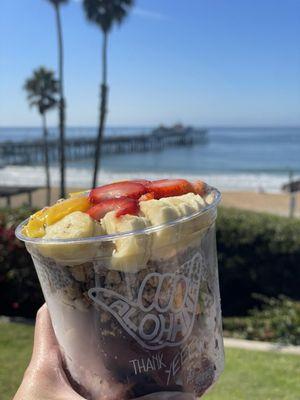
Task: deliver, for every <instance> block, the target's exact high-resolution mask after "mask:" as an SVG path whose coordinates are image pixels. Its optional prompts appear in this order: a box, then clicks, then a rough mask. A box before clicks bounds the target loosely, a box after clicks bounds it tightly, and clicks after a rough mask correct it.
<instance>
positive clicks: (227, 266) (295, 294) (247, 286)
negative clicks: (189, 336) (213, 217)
mask: <svg viewBox="0 0 300 400" xmlns="http://www.w3.org/2000/svg"><path fill="white" fill-rule="evenodd" d="M217 246H218V259H219V272H220V289H221V299H222V309H223V314H224V315H228V316H232V315H245V314H246V312H247V310H250V309H252V308H254V307H256V306H257V305H258V304H260V300H259V299H257V298H253V296H251V295H252V293H260V294H263V295H266V296H268V297H278V295H279V294H284V295H286V296H288V297H290V298H292V299H295V300H299V299H300V290H299V282H300V220H296V219H294V220H293V219H289V218H285V217H279V216H273V215H269V214H263V213H254V212H250V211H241V210H236V209H222V208H221V209H220V212H219V217H218V220H217Z"/></svg>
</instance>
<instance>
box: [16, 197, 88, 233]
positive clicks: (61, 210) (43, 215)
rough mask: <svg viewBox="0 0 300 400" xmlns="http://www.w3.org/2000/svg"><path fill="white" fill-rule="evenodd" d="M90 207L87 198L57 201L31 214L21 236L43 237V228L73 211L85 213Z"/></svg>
mask: <svg viewBox="0 0 300 400" xmlns="http://www.w3.org/2000/svg"><path fill="white" fill-rule="evenodd" d="M89 207H90V202H89V199H88V198H87V197H71V198H69V199H67V200H62V201H58V202H57V203H56V204H54V205H53V206H51V207H47V208H44V209H43V210H40V211H38V212H36V213H35V214H33V215H32V216H31V217H30V219H29V221H28V223H27V225H26V226H24V228H23V234H24V235H26V236H28V237H32V238H37V237H43V236H44V235H45V228H46V227H47V226H49V225H52V224H54V223H55V222H57V221H59V220H61V219H62V218H64V217H65V216H66V215H69V214H71V213H72V212H74V211H81V212H85V211H86V210H87V209H88V208H89Z"/></svg>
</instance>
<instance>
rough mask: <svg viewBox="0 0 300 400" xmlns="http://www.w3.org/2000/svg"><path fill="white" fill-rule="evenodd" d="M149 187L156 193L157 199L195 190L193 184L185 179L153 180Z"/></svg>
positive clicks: (150, 190) (149, 189)
mask: <svg viewBox="0 0 300 400" xmlns="http://www.w3.org/2000/svg"><path fill="white" fill-rule="evenodd" d="M147 189H148V191H149V192H153V193H154V196H155V198H156V199H161V198H163V197H172V196H181V195H183V194H186V193H190V192H192V193H194V192H195V190H194V188H193V186H192V184H191V183H190V182H188V181H187V180H185V179H161V180H158V181H153V182H151V183H150V184H149V185H148V186H147Z"/></svg>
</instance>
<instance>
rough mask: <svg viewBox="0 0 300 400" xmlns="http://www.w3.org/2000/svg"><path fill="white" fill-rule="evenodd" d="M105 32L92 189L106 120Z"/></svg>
mask: <svg viewBox="0 0 300 400" xmlns="http://www.w3.org/2000/svg"><path fill="white" fill-rule="evenodd" d="M107 92H108V86H107V32H104V34H103V44H102V83H101V94H100V99H101V100H100V117H99V127H98V134H97V140H96V148H95V159H94V176H93V185H92V186H93V188H94V187H96V186H97V178H98V169H99V166H100V157H101V148H102V141H103V133H104V126H105V118H106V113H107V109H106V104H107Z"/></svg>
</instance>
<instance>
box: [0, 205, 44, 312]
mask: <svg viewBox="0 0 300 400" xmlns="http://www.w3.org/2000/svg"><path fill="white" fill-rule="evenodd" d="M31 212H32V210H29V209H28V208H18V209H14V210H10V209H2V210H1V211H0V315H12V316H13V315H19V316H23V317H33V316H34V315H35V313H36V310H37V309H38V307H39V306H40V305H41V304H42V303H43V296H42V292H41V289H40V286H39V282H38V278H37V275H36V272H35V269H34V266H33V263H32V260H31V257H30V255H29V254H28V253H27V251H26V249H25V246H24V243H22V242H20V241H19V240H18V239H17V238H16V237H15V232H14V231H15V228H16V226H17V225H18V223H19V222H21V221H22V220H24V219H25V218H27V217H28V215H30V214H31Z"/></svg>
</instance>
